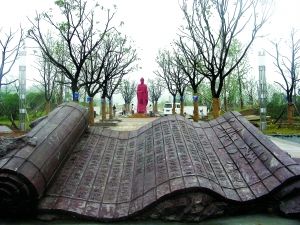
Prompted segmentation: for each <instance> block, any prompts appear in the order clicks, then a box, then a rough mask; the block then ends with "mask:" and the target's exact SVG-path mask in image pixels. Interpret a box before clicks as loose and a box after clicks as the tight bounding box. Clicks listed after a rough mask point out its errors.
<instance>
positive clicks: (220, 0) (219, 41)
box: [181, 0, 270, 117]
mask: <svg viewBox="0 0 300 225" xmlns="http://www.w3.org/2000/svg"><path fill="white" fill-rule="evenodd" d="M260 3H261V4H260ZM189 6H190V5H188V1H183V4H182V6H181V8H182V11H183V13H184V16H185V20H186V22H187V29H186V30H183V36H186V37H187V38H188V39H189V40H191V41H193V43H194V44H195V45H196V47H197V50H198V53H199V54H200V55H201V66H198V67H197V70H198V72H199V73H200V74H202V75H203V76H204V77H206V78H207V79H208V80H209V81H210V86H211V92H212V96H213V115H214V117H218V116H219V115H220V100H219V97H220V94H221V91H222V88H223V85H224V80H225V78H226V77H227V76H229V75H230V74H231V73H232V72H233V70H235V69H236V67H237V66H238V65H239V64H240V62H241V61H242V60H243V58H244V57H245V55H246V53H247V51H248V50H249V48H250V46H251V45H252V43H253V41H254V40H255V38H256V36H257V34H258V32H259V30H260V29H261V28H262V27H263V25H264V24H265V22H266V21H267V19H268V12H269V9H270V4H268V2H266V1H260V0H246V1H243V0H216V1H211V0H194V1H193V3H192V6H191V12H190V9H189ZM258 9H259V10H260V11H258ZM246 28H250V31H249V35H248V40H245V41H244V44H243V45H242V46H241V49H240V52H239V53H238V55H237V57H236V59H235V60H232V58H230V57H229V52H230V49H231V47H232V44H233V43H234V42H233V40H235V39H238V38H239V35H240V34H242V33H246V32H247V30H246Z"/></svg>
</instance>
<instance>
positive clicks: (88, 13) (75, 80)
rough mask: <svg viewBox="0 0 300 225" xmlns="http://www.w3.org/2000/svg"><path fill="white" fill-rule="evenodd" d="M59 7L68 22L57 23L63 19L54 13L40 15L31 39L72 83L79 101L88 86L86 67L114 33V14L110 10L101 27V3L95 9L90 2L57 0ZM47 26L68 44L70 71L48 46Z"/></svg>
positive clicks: (33, 23) (34, 24)
mask: <svg viewBox="0 0 300 225" xmlns="http://www.w3.org/2000/svg"><path fill="white" fill-rule="evenodd" d="M55 3H56V5H57V6H58V7H59V10H60V13H61V16H62V17H63V18H64V19H63V20H62V21H59V22H56V21H55V18H59V16H53V15H52V14H51V11H50V12H45V13H42V14H37V15H36V18H35V20H30V19H29V21H30V23H31V25H32V28H31V29H30V30H29V31H28V37H29V38H31V39H33V40H34V41H36V43H37V44H38V45H39V47H40V48H41V49H42V51H43V53H44V54H45V55H46V56H47V57H48V58H49V60H50V61H51V62H52V63H53V64H54V65H55V66H56V67H58V68H59V69H60V71H61V72H62V73H63V74H64V75H65V76H66V77H67V78H68V79H69V80H70V83H71V89H72V92H73V100H75V101H78V99H75V98H74V97H75V95H74V93H76V92H78V91H79V89H80V87H81V86H83V85H84V84H79V80H80V75H81V71H82V67H83V65H84V63H85V61H86V60H87V58H88V57H89V56H90V55H91V54H93V52H94V51H95V50H96V49H97V48H98V46H99V45H100V44H101V43H102V41H103V38H104V37H105V35H106V34H107V32H108V31H109V30H110V29H111V28H110V22H111V20H112V18H113V16H114V13H113V14H111V13H110V10H107V17H106V19H105V20H104V21H103V22H102V23H98V22H99V21H96V20H95V17H96V16H95V15H96V11H95V10H96V9H99V10H101V9H100V7H99V5H98V3H97V4H96V5H95V6H94V7H90V6H88V5H87V1H83V0H57V1H56V2H55ZM97 12H98V11H97ZM97 18H100V16H97ZM43 22H46V24H44V23H43ZM47 24H48V26H49V25H50V27H52V29H53V32H56V33H57V34H58V35H59V37H60V38H61V39H62V41H63V42H64V43H65V44H66V46H67V54H68V59H67V60H68V61H69V62H70V63H71V64H72V65H73V66H72V67H67V66H66V65H65V64H64V63H62V62H60V61H59V59H58V58H57V57H56V56H55V55H53V54H52V51H51V46H49V45H48V44H47V42H46V40H45V38H46V36H45V34H44V32H43V29H42V28H43V26H44V25H45V26H46V25H47ZM98 24H103V27H102V29H100V28H98V27H97V26H98ZM91 40H93V42H92V43H93V44H92V45H90V42H91Z"/></svg>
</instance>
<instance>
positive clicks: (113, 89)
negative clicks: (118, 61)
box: [107, 73, 125, 119]
mask: <svg viewBox="0 0 300 225" xmlns="http://www.w3.org/2000/svg"><path fill="white" fill-rule="evenodd" d="M124 75H125V74H123V73H121V74H119V75H118V76H116V77H114V78H112V79H110V80H109V81H108V82H107V99H108V104H109V106H108V113H109V119H113V95H114V94H115V93H117V91H118V87H119V86H120V84H121V82H122V79H123V77H124Z"/></svg>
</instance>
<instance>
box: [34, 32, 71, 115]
mask: <svg viewBox="0 0 300 225" xmlns="http://www.w3.org/2000/svg"><path fill="white" fill-rule="evenodd" d="M45 41H46V42H47V45H48V46H50V49H49V50H50V51H51V54H52V55H55V56H56V57H57V58H58V59H59V58H61V59H60V62H62V60H63V55H64V53H65V52H64V51H62V49H61V48H60V47H61V46H60V42H58V41H56V40H54V39H53V37H52V36H51V34H50V33H48V34H47V36H46V38H45ZM36 53H37V52H36ZM36 56H37V57H38V59H37V63H36V64H37V65H36V66H35V68H36V69H37V70H38V72H39V74H40V78H41V79H34V80H35V81H36V82H38V83H39V84H40V85H41V86H42V87H43V92H44V97H45V100H46V106H45V111H46V114H48V113H49V112H50V110H51V100H52V99H53V95H54V93H55V91H56V89H57V86H58V85H57V81H58V76H59V72H60V71H59V68H58V67H56V66H55V65H53V64H52V62H51V61H50V60H49V58H48V57H47V55H45V53H44V52H43V51H42V50H41V51H40V53H37V54H36ZM60 82H61V81H60Z"/></svg>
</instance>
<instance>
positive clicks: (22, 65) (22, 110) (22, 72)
mask: <svg viewBox="0 0 300 225" xmlns="http://www.w3.org/2000/svg"><path fill="white" fill-rule="evenodd" d="M25 98H26V48H25V44H24V46H23V49H21V50H20V52H19V128H20V130H22V131H25V130H26V126H25V121H26V104H25Z"/></svg>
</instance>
